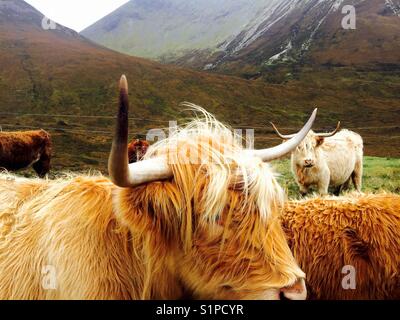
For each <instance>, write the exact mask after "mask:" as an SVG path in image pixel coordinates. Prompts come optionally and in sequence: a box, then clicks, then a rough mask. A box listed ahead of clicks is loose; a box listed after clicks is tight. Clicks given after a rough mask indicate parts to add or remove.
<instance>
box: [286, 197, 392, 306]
mask: <svg viewBox="0 0 400 320" xmlns="http://www.w3.org/2000/svg"><path fill="white" fill-rule="evenodd" d="M282 221H283V227H284V230H285V231H286V233H287V235H288V239H289V246H290V247H291V249H292V251H293V253H294V256H295V258H296V260H297V261H298V262H299V264H300V267H301V268H302V269H303V270H304V271H305V272H306V274H307V287H308V294H309V298H310V299H336V300H341V299H400V196H399V195H394V194H379V195H347V196H343V197H340V198H323V199H321V198H314V199H312V198H311V199H308V200H303V201H290V202H288V203H287V205H286V208H285V211H284V214H283V217H282ZM346 265H350V266H353V267H354V268H355V270H356V289H355V290H351V289H350V290H345V289H343V287H342V280H343V278H344V277H345V276H346V273H342V268H343V267H344V266H346Z"/></svg>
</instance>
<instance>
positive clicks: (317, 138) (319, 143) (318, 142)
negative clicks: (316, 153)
mask: <svg viewBox="0 0 400 320" xmlns="http://www.w3.org/2000/svg"><path fill="white" fill-rule="evenodd" d="M315 139H316V140H317V147H319V146H320V145H321V144H323V143H324V141H325V138H324V137H316V138H315Z"/></svg>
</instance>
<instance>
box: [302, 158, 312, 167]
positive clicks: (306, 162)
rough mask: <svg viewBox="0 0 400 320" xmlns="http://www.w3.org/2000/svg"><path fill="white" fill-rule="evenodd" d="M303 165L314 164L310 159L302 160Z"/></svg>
mask: <svg viewBox="0 0 400 320" xmlns="http://www.w3.org/2000/svg"><path fill="white" fill-rule="evenodd" d="M304 163H305V164H306V166H312V165H313V163H314V162H313V161H312V160H311V159H306V160H304Z"/></svg>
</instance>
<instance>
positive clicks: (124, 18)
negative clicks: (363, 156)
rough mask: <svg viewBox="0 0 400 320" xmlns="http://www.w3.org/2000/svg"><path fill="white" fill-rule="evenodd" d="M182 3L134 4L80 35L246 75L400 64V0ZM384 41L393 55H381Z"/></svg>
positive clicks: (175, 0) (168, 0)
mask: <svg viewBox="0 0 400 320" xmlns="http://www.w3.org/2000/svg"><path fill="white" fill-rule="evenodd" d="M181 1H182V0H164V1H162V0H159V1H156V2H155V4H153V5H152V6H150V7H145V8H143V6H142V3H143V0H131V1H129V2H128V3H127V4H126V5H124V6H123V7H121V8H119V9H118V11H117V12H114V13H111V14H110V15H108V16H106V17H105V18H103V19H101V20H100V21H98V22H97V23H96V24H94V25H93V26H90V27H89V28H87V29H86V30H84V31H83V32H82V33H81V34H82V35H84V36H86V37H88V38H90V39H92V40H93V41H95V42H97V43H101V44H102V45H105V46H107V47H109V48H112V49H115V50H117V51H121V52H124V53H127V54H134V55H139V56H143V57H147V58H151V59H153V60H158V61H161V62H165V63H175V64H178V65H182V66H185V67H192V68H195V69H200V70H215V71H217V72H221V73H227V74H236V75H240V76H242V75H243V73H246V72H247V73H249V72H250V73H251V72H253V73H254V74H256V73H257V72H260V71H263V69H265V68H268V66H269V65H275V64H279V63H290V62H293V63H311V64H317V65H324V64H332V65H363V66H365V65H370V66H371V65H377V66H378V67H379V61H377V60H379V59H381V58H383V61H382V63H383V64H384V63H390V64H396V65H400V58H399V55H398V54H396V52H398V50H400V40H399V38H398V37H397V35H398V34H399V33H400V19H398V18H399V17H400V16H399V12H400V1H399V0H271V1H269V2H265V1H261V0H260V1H258V0H257V1H252V2H251V4H252V5H251V6H249V5H248V2H247V1H245V0H224V1H220V2H218V3H219V4H218V3H217V2H216V0H215V1H214V0H212V1H210V0H207V1H205V0H203V1H197V0H196V1H194V0H189V1H186V2H185V5H184V6H182V3H181ZM349 4H350V5H353V6H354V7H355V9H356V19H357V29H356V30H343V28H342V23H341V20H342V19H343V17H344V16H345V15H344V14H343V13H342V11H341V9H342V8H343V7H344V6H345V5H349ZM178 9H179V10H178ZM189 9H191V10H189ZM137 15H139V16H140V19H139V20H138V19H136V18H137ZM218 17H222V19H223V21H222V22H221V21H219V20H218ZM239 18H240V19H239ZM177 21H179V24H178V22H177ZM110 24H111V25H112V28H111V29H107V26H109V25H110ZM226 28H228V29H229V30H227V29H226ZM105 29H106V30H105ZM362 39H365V41H368V43H365V41H364V42H363V41H362ZM386 42H391V48H383V49H384V50H386V51H388V52H389V53H390V54H387V55H385V56H384V57H381V56H379V52H381V51H382V50H383V49H382V43H386ZM357 46H360V53H361V52H362V54H363V57H361V56H360V55H361V54H359V53H357V52H356V47H357ZM320 47H323V48H324V50H319V48H320ZM338 47H339V48H340V50H341V51H342V52H341V53H340V52H338V50H337V48H338ZM142 48H146V49H143V50H142ZM361 49H362V50H365V52H364V51H361ZM325 52H326V54H325ZM335 55H338V56H337V57H335Z"/></svg>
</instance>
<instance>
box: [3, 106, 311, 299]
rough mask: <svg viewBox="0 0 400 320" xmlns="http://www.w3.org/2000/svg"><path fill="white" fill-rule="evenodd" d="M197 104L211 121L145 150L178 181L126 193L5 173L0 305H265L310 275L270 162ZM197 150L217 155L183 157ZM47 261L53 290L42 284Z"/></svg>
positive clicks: (85, 181)
mask: <svg viewBox="0 0 400 320" xmlns="http://www.w3.org/2000/svg"><path fill="white" fill-rule="evenodd" d="M194 108H195V109H196V110H198V111H201V113H202V114H203V118H202V119H196V120H195V121H193V122H191V123H190V124H189V125H187V126H186V127H184V128H180V129H178V130H177V131H176V132H175V133H174V134H173V135H172V136H170V137H169V138H168V139H166V140H164V141H160V142H159V143H157V144H155V145H154V146H152V147H151V148H150V149H149V152H148V153H147V155H146V158H151V157H154V156H156V155H157V156H160V155H164V156H167V157H168V161H169V162H170V165H171V168H172V170H173V173H174V179H173V180H170V181H161V182H155V183H151V184H147V185H142V186H139V187H136V188H131V189H121V188H117V187H115V186H114V185H113V184H112V183H111V182H110V181H109V180H108V179H106V178H104V177H101V176H97V177H96V176H95V177H89V176H80V177H70V178H63V179H58V180H56V181H39V180H26V179H22V180H20V179H19V178H16V180H14V181H12V179H11V180H10V179H4V177H1V178H0V299H4V298H7V299H10V298H16V299H44V298H48V299H55V298H58V299H70V298H83V299H112V298H114V299H130V298H133V299H154V298H158V299H160V298H167V299H175V298H180V297H182V295H183V294H184V293H185V291H188V292H189V293H190V294H192V295H193V296H194V297H201V298H215V297H218V298H223V297H225V298H257V297H258V298H260V297H262V298H265V297H266V294H267V293H266V292H267V291H268V290H272V289H274V290H275V289H276V288H283V287H286V286H290V285H293V284H294V283H295V282H296V281H297V279H298V278H301V277H304V273H303V272H302V271H301V270H300V269H299V268H298V266H297V264H296V262H295V260H294V258H293V255H292V254H291V252H290V249H289V247H288V245H287V242H286V238H285V234H284V233H283V230H282V228H281V226H280V219H279V217H280V208H282V204H283V201H284V193H283V191H282V189H281V188H280V186H279V185H278V183H277V181H276V179H275V177H274V175H273V173H272V172H271V169H270V167H269V165H268V164H265V163H262V162H261V161H260V160H259V159H256V158H253V157H250V156H248V154H247V155H244V153H243V148H242V145H241V141H238V139H237V137H235V135H234V134H233V133H232V131H231V130H229V128H227V127H225V126H224V125H222V124H221V123H219V122H218V121H216V120H215V119H214V118H213V117H212V116H211V115H210V114H208V113H206V112H205V111H204V110H202V109H199V108H198V107H194ZM196 152H197V154H203V155H204V152H205V156H206V159H208V160H207V161H202V163H196V162H194V163H193V162H189V163H188V162H187V161H186V160H187V158H186V157H184V156H182V155H187V154H189V153H191V154H193V153H196ZM46 265H51V266H54V267H55V270H56V271H57V277H56V279H57V287H56V290H45V289H44V288H43V287H42V285H41V284H42V281H43V274H42V270H43V267H44V266H46ZM225 286H226V287H229V288H230V289H229V290H228V289H226V288H225V289H224V287H225Z"/></svg>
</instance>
